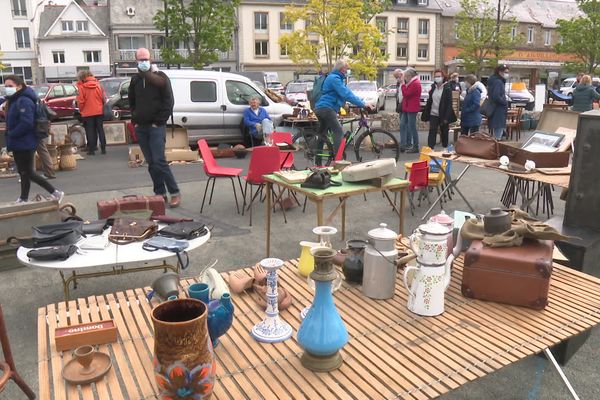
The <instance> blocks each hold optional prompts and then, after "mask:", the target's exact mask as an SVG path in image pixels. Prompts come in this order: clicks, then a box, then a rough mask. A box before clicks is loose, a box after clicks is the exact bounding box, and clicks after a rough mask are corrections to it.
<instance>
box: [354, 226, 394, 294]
mask: <svg viewBox="0 0 600 400" xmlns="http://www.w3.org/2000/svg"><path fill="white" fill-rule="evenodd" d="M368 236H369V243H368V244H367V248H366V249H365V264H364V272H363V285H362V291H363V294H364V295H365V296H367V297H370V298H372V299H391V298H392V297H394V291H395V288H396V270H397V268H396V257H397V255H398V251H397V250H396V238H397V236H398V234H397V233H396V232H394V231H392V230H390V229H388V228H387V224H379V228H376V229H372V230H370V231H369V232H368Z"/></svg>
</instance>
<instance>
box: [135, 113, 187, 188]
mask: <svg viewBox="0 0 600 400" xmlns="http://www.w3.org/2000/svg"><path fill="white" fill-rule="evenodd" d="M166 133H167V131H166V126H164V125H163V126H158V127H153V126H139V125H138V126H136V127H135V134H136V135H137V138H138V143H139V145H140V148H141V149H142V153H144V158H145V159H146V162H147V163H148V172H149V173H150V177H151V178H152V183H153V184H154V193H155V194H157V195H161V196H164V195H165V194H167V191H169V193H171V194H172V195H174V194H179V187H178V186H177V182H175V177H174V176H173V173H172V172H171V168H170V167H169V164H168V163H167V159H166V158H165V142H166Z"/></svg>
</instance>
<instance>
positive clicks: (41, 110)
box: [35, 100, 57, 139]
mask: <svg viewBox="0 0 600 400" xmlns="http://www.w3.org/2000/svg"><path fill="white" fill-rule="evenodd" d="M56 116H57V114H56V112H55V111H54V110H52V109H51V108H50V107H48V105H47V104H46V103H44V102H43V101H41V100H38V101H37V102H36V103H35V133H36V134H37V137H38V139H45V138H47V137H48V135H49V134H50V121H52V120H53V119H55V118H56Z"/></svg>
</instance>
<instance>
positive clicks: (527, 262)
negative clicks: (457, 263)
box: [461, 239, 554, 310]
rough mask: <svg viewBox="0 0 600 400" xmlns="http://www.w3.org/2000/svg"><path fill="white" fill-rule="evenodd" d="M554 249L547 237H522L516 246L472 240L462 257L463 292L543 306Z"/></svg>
mask: <svg viewBox="0 0 600 400" xmlns="http://www.w3.org/2000/svg"><path fill="white" fill-rule="evenodd" d="M553 248H554V244H553V242H552V241H550V240H531V239H525V240H524V241H523V245H522V246H517V247H487V246H484V245H483V242H482V241H481V240H474V241H473V242H472V243H471V246H470V247H469V249H468V250H467V252H466V254H465V258H464V260H465V263H464V268H463V276H462V285H461V290H462V293H463V295H464V296H466V297H471V298H474V299H479V300H487V301H495V302H498V303H505V304H512V305H516V306H524V307H529V308H533V309H536V310H542V309H544V308H545V307H546V305H547V304H548V289H549V287H550V276H551V275H552V251H553Z"/></svg>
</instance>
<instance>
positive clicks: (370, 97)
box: [348, 81, 385, 112]
mask: <svg viewBox="0 0 600 400" xmlns="http://www.w3.org/2000/svg"><path fill="white" fill-rule="evenodd" d="M348 89H350V90H352V92H354V94H355V95H357V96H358V97H359V98H360V99H361V100H362V101H364V102H365V104H367V105H370V106H371V107H373V108H374V112H377V111H379V110H383V109H385V97H384V95H383V92H380V91H378V90H377V82H375V81H352V82H348Z"/></svg>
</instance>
